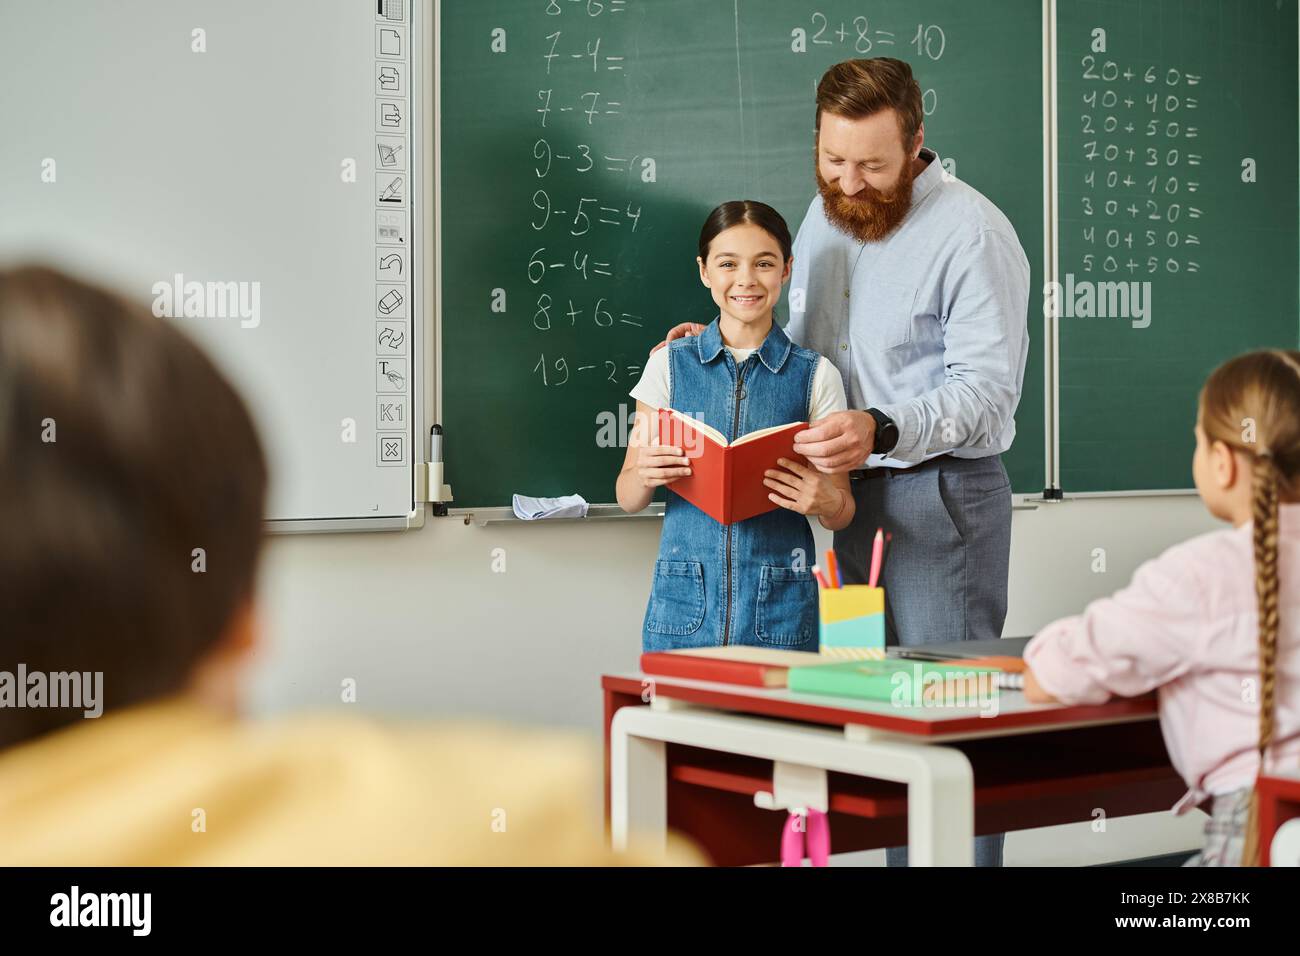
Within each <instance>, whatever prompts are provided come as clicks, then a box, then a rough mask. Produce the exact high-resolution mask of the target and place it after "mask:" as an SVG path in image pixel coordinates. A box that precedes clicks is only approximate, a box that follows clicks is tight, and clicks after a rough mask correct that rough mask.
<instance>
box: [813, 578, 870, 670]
mask: <svg viewBox="0 0 1300 956" xmlns="http://www.w3.org/2000/svg"><path fill="white" fill-rule="evenodd" d="M818 594H819V610H820V629H819V633H820V651H821V653H822V654H823V655H825V656H827V657H834V658H837V659H840V660H852V661H861V660H878V659H880V658H883V657H884V656H885V589H884V588H873V587H869V586H868V585H865V584H846V585H845V586H844V587H842V588H822V589H821V590H820V591H819V592H818Z"/></svg>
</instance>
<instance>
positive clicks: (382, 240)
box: [375, 209, 406, 246]
mask: <svg viewBox="0 0 1300 956" xmlns="http://www.w3.org/2000/svg"><path fill="white" fill-rule="evenodd" d="M375 242H377V243H379V244H380V245H385V246H404V245H406V213H405V212H403V211H402V210H400V209H376V210H375Z"/></svg>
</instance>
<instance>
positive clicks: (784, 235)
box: [696, 199, 792, 325]
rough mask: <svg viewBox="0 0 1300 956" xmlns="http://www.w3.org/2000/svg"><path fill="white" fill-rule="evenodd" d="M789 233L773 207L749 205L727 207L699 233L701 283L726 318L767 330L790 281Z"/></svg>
mask: <svg viewBox="0 0 1300 956" xmlns="http://www.w3.org/2000/svg"><path fill="white" fill-rule="evenodd" d="M790 247H791V241H790V227H789V226H787V225H786V223H785V220H784V219H782V218H781V214H780V213H778V212H777V211H776V210H775V209H773V208H772V207H771V206H768V205H766V204H765V203H761V202H755V201H753V200H750V199H741V200H735V201H732V202H725V203H723V204H722V205H721V206H719V207H717V208H716V209H714V210H713V212H711V213H709V218H708V219H706V220H705V222H704V228H703V229H701V230H700V244H699V256H698V257H697V258H696V262H697V263H698V265H699V267H700V281H701V282H703V283H704V285H705V286H707V287H708V289H709V291H710V292H711V293H712V294H713V301H714V303H715V304H716V305H717V306H718V308H719V309H720V310H722V315H723V317H724V318H729V319H731V320H732V321H734V322H737V323H739V324H741V325H752V324H755V323H761V324H766V323H769V322H770V321H771V319H772V309H773V307H774V306H775V305H776V304H777V302H779V301H780V299H781V286H782V285H783V284H784V283H785V280H786V279H788V278H790V263H791V262H792V259H791V255H790Z"/></svg>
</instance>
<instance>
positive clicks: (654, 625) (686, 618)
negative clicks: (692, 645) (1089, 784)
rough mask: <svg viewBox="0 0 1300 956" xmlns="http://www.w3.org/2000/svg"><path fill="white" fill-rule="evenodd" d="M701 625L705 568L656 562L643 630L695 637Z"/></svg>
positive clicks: (683, 562)
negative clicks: (692, 635) (693, 635)
mask: <svg viewBox="0 0 1300 956" xmlns="http://www.w3.org/2000/svg"><path fill="white" fill-rule="evenodd" d="M703 623H704V565H702V564H701V563H700V562H699V561H664V560H659V561H656V562H655V580H654V586H653V588H652V589H651V592H650V608H649V610H647V612H646V619H645V629H646V630H647V631H652V632H654V633H655V634H679V635H682V634H694V633H695V632H696V631H698V630H699V629H700V625H701V624H703Z"/></svg>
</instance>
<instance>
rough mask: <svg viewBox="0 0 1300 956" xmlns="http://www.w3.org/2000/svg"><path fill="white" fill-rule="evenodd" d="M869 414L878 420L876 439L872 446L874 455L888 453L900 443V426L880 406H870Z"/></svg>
mask: <svg viewBox="0 0 1300 956" xmlns="http://www.w3.org/2000/svg"><path fill="white" fill-rule="evenodd" d="M867 414H868V415H870V416H871V417H872V418H874V419H875V420H876V441H875V444H873V445H872V446H871V453H872V454H873V455H888V454H889V453H890V452H891V451H893V450H894V446H895V445H897V444H898V426H897V425H895V424H894V420H893V419H892V418H890V417H889V416H888V415H886V414H885V413H884V412H882V411H881V410H880V409H878V408H868V409H867Z"/></svg>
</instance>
